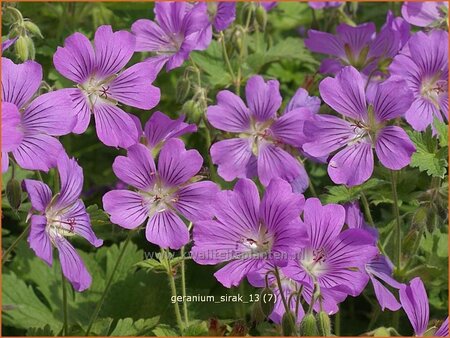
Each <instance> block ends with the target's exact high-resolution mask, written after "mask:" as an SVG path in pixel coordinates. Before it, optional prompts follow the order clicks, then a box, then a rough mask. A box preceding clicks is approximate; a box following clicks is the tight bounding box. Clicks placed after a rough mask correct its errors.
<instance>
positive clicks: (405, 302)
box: [400, 277, 430, 336]
mask: <svg viewBox="0 0 450 338" xmlns="http://www.w3.org/2000/svg"><path fill="white" fill-rule="evenodd" d="M400 302H401V303H402V306H403V309H404V310H405V312H406V315H407V316H408V319H409V321H410V322H411V325H412V327H413V329H414V332H415V334H416V336H423V334H424V333H425V331H426V330H427V327H428V320H429V318H430V308H429V305H428V296H427V291H426V290H425V286H424V285H423V282H422V280H421V279H420V278H419V277H416V278H414V279H413V280H411V282H410V283H409V284H407V285H403V287H402V288H401V289H400Z"/></svg>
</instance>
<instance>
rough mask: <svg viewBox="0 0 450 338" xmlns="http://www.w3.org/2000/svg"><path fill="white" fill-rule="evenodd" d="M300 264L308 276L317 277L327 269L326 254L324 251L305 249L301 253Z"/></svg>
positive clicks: (321, 249)
mask: <svg viewBox="0 0 450 338" xmlns="http://www.w3.org/2000/svg"><path fill="white" fill-rule="evenodd" d="M300 264H301V266H302V267H303V268H304V269H305V271H306V272H307V273H308V274H309V275H311V276H313V277H319V276H320V275H321V274H322V273H323V272H324V270H325V269H326V268H327V254H326V252H325V249H323V248H320V249H312V248H306V249H305V250H303V252H302V256H301V258H300Z"/></svg>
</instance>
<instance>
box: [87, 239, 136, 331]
mask: <svg viewBox="0 0 450 338" xmlns="http://www.w3.org/2000/svg"><path fill="white" fill-rule="evenodd" d="M134 232H135V231H129V232H128V236H127V238H126V240H125V243H124V245H123V247H122V250H121V251H120V253H119V257H118V258H117V261H116V264H115V265H114V267H113V270H112V271H111V275H110V276H109V278H108V281H107V282H106V286H105V289H104V290H103V293H102V296H101V298H100V301H99V302H98V303H97V306H96V307H95V310H94V313H93V314H92V316H91V319H90V321H89V325H88V328H87V330H86V332H85V334H84V335H85V336H88V335H89V332H91V329H92V326H93V325H94V322H95V320H96V319H97V317H98V315H99V313H100V310H101V308H102V306H103V303H104V302H105V299H106V296H107V294H108V292H109V289H110V288H111V285H112V282H113V277H114V275H115V274H116V271H117V268H118V267H119V265H120V262H121V260H122V258H123V255H124V253H125V250H126V248H127V246H128V244H129V243H130V241H131V237H132V236H133V234H134Z"/></svg>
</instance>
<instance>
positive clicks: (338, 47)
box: [305, 29, 345, 57]
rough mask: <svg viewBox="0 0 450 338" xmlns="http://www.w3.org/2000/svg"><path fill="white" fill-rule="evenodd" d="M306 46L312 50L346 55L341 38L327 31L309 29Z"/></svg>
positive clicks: (338, 55) (327, 53)
mask: <svg viewBox="0 0 450 338" xmlns="http://www.w3.org/2000/svg"><path fill="white" fill-rule="evenodd" d="M305 46H306V47H307V48H308V49H309V50H310V51H312V52H315V53H321V54H326V55H333V56H337V57H345V50H344V45H343V43H342V42H341V41H339V39H338V38H337V37H336V36H334V35H332V34H330V33H326V32H321V31H316V30H314V29H310V30H308V38H307V39H305Z"/></svg>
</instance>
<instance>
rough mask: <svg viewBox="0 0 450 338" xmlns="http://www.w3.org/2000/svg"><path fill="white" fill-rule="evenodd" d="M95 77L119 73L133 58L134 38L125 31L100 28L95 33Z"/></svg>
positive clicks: (105, 27)
mask: <svg viewBox="0 0 450 338" xmlns="http://www.w3.org/2000/svg"><path fill="white" fill-rule="evenodd" d="M94 45H95V65H96V76H99V77H103V78H106V77H108V76H109V75H112V74H116V73H117V72H118V71H120V70H121V69H122V68H123V67H124V66H125V65H126V64H127V63H128V61H130V59H131V57H132V56H133V53H134V49H135V46H136V38H135V37H134V36H133V34H131V33H130V32H127V31H118V32H115V33H114V32H113V31H112V28H111V26H106V25H104V26H100V27H99V28H97V31H96V32H95V38H94Z"/></svg>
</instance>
